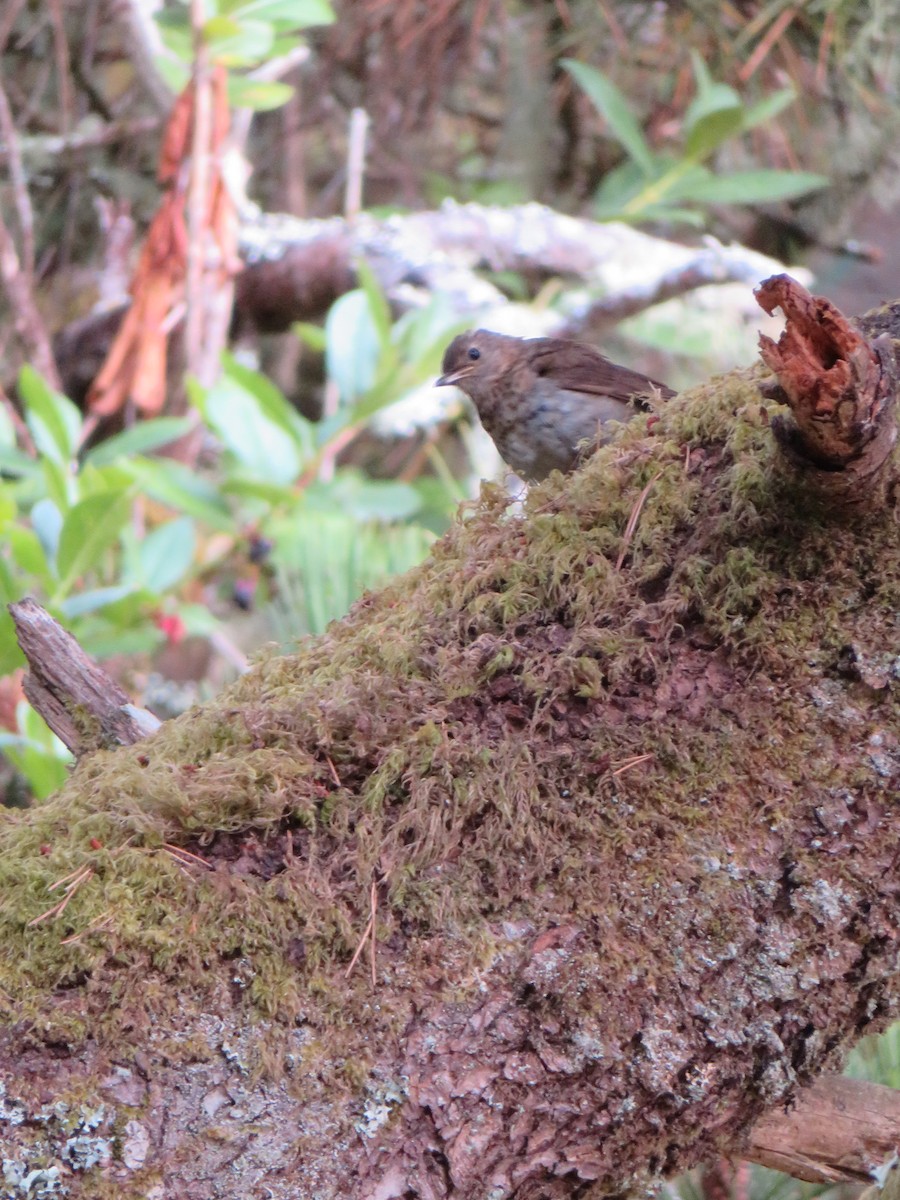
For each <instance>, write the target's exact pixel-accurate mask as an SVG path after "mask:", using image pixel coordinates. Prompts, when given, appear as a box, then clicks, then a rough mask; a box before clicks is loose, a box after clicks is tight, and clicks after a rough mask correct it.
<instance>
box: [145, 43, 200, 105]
mask: <svg viewBox="0 0 900 1200" xmlns="http://www.w3.org/2000/svg"><path fill="white" fill-rule="evenodd" d="M165 41H166V38H165V37H163V42H165ZM186 49H187V51H188V53H187V54H184V55H181V54H179V56H178V59H173V58H170V57H169V55H167V54H156V55H154V57H153V64H154V66H155V67H156V69H157V71H159V73H160V75H161V76H162V78H163V82H164V83H165V84H166V86H167V87H168V88H169V89H170V90H171V91H173V92H174V93H175V95H176V96H178V95H179V94H180V93H181V92H183V91H184V89H185V88H186V87H187V84H188V81H189V80H190V78H191V73H190V71H189V69H188V67H187V65H186V61H183V60H187V59H188V56H189V53H190V49H191V43H190V38H188V39H187V43H186ZM174 53H176V54H177V53H178V51H174Z"/></svg>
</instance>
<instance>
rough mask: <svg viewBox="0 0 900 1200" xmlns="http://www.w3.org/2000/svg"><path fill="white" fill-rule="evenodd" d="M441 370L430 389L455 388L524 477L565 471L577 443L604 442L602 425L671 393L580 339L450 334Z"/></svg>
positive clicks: (573, 463) (576, 458) (571, 465)
mask: <svg viewBox="0 0 900 1200" xmlns="http://www.w3.org/2000/svg"><path fill="white" fill-rule="evenodd" d="M441 370H442V372H443V374H442V375H441V377H440V379H438V380H437V383H436V385H435V386H436V387H448V386H449V385H450V384H455V385H456V387H458V388H461V389H462V390H463V391H464V392H465V393H466V395H467V396H469V397H470V398H471V399H472V401H473V403H474V404H475V407H476V408H477V409H478V415H479V417H480V418H481V423H482V425H484V427H485V429H486V430H487V431H488V433H489V434H490V435H491V437H492V438H493V439H494V444H495V445H496V447H497V449H498V450H499V451H500V453H501V455H502V456H503V458H504V459H505V460H506V462H507V463H508V464H509V465H510V466H511V467H512V469H513V470H514V471H515V472H516V474H517V475H521V476H522V478H523V479H530V480H536V479H545V478H546V477H547V476H548V475H549V474H550V472H551V471H554V470H558V471H571V470H573V469H574V468H575V467H576V466H577V465H578V462H579V460H580V458H581V453H580V451H579V447H580V446H581V445H582V443H584V442H587V441H589V442H592V443H593V444H594V445H595V446H596V445H598V444H600V443H602V442H604V441H608V440H609V438H610V436H611V434H612V431H611V430H608V429H607V428H606V427H607V425H608V423H609V422H610V421H627V420H628V419H629V418H630V417H633V416H634V414H635V412H636V411H637V409H638V408H644V409H647V408H648V407H649V405H648V404H647V403H646V400H645V401H644V403H643V404H642V403H641V397H646V396H647V395H648V394H649V393H653V392H655V393H657V394H658V395H660V396H661V397H662V398H664V399H667V398H668V397H669V396H673V395H674V394H675V393H674V392H673V391H672V389H671V388H668V387H666V385H665V384H664V383H658V382H657V381H656V380H655V379H650V378H648V376H646V375H641V374H639V372H637V371H630V370H629V369H628V367H619V366H617V365H616V364H615V363H613V362H610V361H609V359H608V358H604V356H603V355H602V354H601V353H600V352H599V350H594V348H593V347H592V346H586V345H584V344H583V343H582V342H568V341H564V340H563V339H562V338H516V337H507V336H506V335H505V334H502V333H490V332H489V331H488V330H486V329H476V330H474V331H471V330H470V331H469V332H468V333H461V334H460V335H459V336H458V337H455V338H454V339H453V341H452V342H451V343H450V345H449V346H448V347H447V349H446V350H445V351H444V361H443V363H442V366H441Z"/></svg>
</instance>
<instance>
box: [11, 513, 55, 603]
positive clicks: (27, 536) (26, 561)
mask: <svg viewBox="0 0 900 1200" xmlns="http://www.w3.org/2000/svg"><path fill="white" fill-rule="evenodd" d="M7 538H8V539H9V548H10V550H11V551H12V556H13V561H14V562H15V564H16V566H17V567H19V568H20V570H22V571H24V572H25V574H26V575H34V576H35V577H36V578H37V579H39V580H40V582H41V584H42V585H43V586H44V588H45V589H46V590H47V591H50V589H51V588H52V587H53V581H54V573H53V567H52V566H51V564H50V563H48V562H47V556H46V554H45V553H44V548H43V546H42V545H41V542H40V538H39V537H38V535H37V534H36V533H35V532H34V530H33V529H25V528H24V526H22V525H13V527H12V529H10V530H9V531H8V533H7ZM25 590H27V589H25V588H24V586H23V592H24V591H25Z"/></svg>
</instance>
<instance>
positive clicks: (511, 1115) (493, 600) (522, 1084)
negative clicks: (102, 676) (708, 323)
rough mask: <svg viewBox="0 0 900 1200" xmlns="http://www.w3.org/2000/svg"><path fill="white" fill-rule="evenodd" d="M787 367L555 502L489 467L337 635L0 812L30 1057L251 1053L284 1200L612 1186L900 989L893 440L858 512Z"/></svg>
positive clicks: (707, 408) (14, 963)
mask: <svg viewBox="0 0 900 1200" xmlns="http://www.w3.org/2000/svg"><path fill="white" fill-rule="evenodd" d="M758 381H759V372H758V371H746V372H736V373H734V374H733V375H731V376H729V377H727V378H724V379H720V380H716V381H713V382H711V383H710V384H708V385H705V386H704V387H701V388H697V389H694V390H693V391H692V392H690V393H686V394H684V395H682V396H680V397H678V398H676V399H675V400H673V401H671V402H669V403H668V404H667V405H665V407H664V408H663V409H662V410H661V411H660V412H659V413H658V414H655V415H653V416H651V417H649V418H646V417H641V418H636V419H635V420H634V421H633V422H631V423H630V424H629V425H628V426H627V427H626V428H624V429H623V430H622V432H621V435H620V436H619V437H618V438H617V439H616V440H615V441H614V442H613V443H612V444H611V445H609V446H607V447H604V448H602V449H601V450H600V451H599V452H598V453H596V454H595V455H593V456H592V457H591V458H590V460H589V461H588V462H587V464H586V465H585V466H584V468H583V469H581V470H580V471H579V472H578V473H577V474H575V475H574V476H571V477H567V478H565V479H563V478H561V477H554V478H552V479H550V480H549V481H547V482H546V483H545V484H543V485H541V486H539V487H535V488H534V489H532V491H531V493H530V494H529V496H528V498H527V500H526V502H525V505H524V510H523V511H522V512H521V513H510V512H508V511H507V498H506V496H505V495H504V494H503V493H502V492H501V491H500V490H499V489H497V488H493V487H490V486H487V487H485V488H484V490H483V494H482V497H481V500H480V502H479V503H478V504H477V505H474V506H472V507H471V508H470V509H469V511H467V512H466V513H465V514H464V516H463V517H462V518H461V519H460V520H459V521H458V522H457V523H456V524H455V525H454V527H453V529H452V530H451V531H450V532H449V533H448V534H447V536H446V537H445V538H443V539H442V540H441V541H440V542H439V543H438V544H437V546H436V547H435V550H434V553H433V555H432V557H431V559H430V560H429V561H428V562H427V563H425V564H424V565H423V566H422V567H420V568H419V569H417V570H416V571H414V572H412V573H411V574H410V575H408V576H406V577H404V578H403V579H401V580H399V581H397V582H395V583H394V584H392V585H391V586H389V587H388V588H387V589H385V591H383V592H381V593H379V594H377V595H372V596H367V597H365V598H364V599H363V600H362V601H361V602H360V603H359V604H357V605H356V607H355V608H354V610H353V612H352V613H351V614H350V615H349V617H348V618H347V619H346V620H345V621H343V622H341V623H339V624H337V625H334V626H332V627H331V628H330V629H329V631H328V632H327V633H326V634H325V635H324V636H323V637H322V638H320V639H318V640H315V641H310V642H308V643H305V644H303V645H301V646H300V647H299V649H298V651H297V652H296V653H295V654H292V655H288V656H285V657H280V658H275V657H270V658H267V659H265V660H263V661H261V662H260V663H258V664H257V666H256V667H255V669H254V670H253V671H252V672H251V673H250V674H249V675H248V676H246V677H245V678H244V679H242V680H240V681H239V682H238V683H237V684H235V685H234V686H233V687H232V688H231V689H229V690H228V691H227V692H226V693H225V694H224V695H222V696H221V697H219V698H218V699H217V700H216V701H214V702H213V703H212V704H210V705H207V706H205V707H204V708H202V709H196V710H193V711H191V712H189V713H187V714H185V716H183V717H182V718H180V719H178V720H176V721H173V722H170V723H168V724H167V725H166V726H165V727H164V728H163V729H162V730H161V731H160V732H159V733H158V734H157V735H156V736H155V737H153V738H151V739H148V740H147V741H145V742H142V743H140V744H138V745H136V746H133V747H128V748H124V749H122V750H119V751H117V752H114V753H107V752H102V753H98V754H96V755H93V756H92V757H90V758H89V759H86V760H85V761H84V762H83V763H82V764H81V765H80V766H79V767H78V769H77V770H76V772H75V774H74V776H73V778H72V780H71V781H70V783H69V784H68V785H67V786H66V788H64V789H63V790H62V792H61V793H59V795H57V796H56V797H54V798H53V799H51V800H50V801H48V802H47V803H46V804H44V805H42V806H40V807H38V808H36V809H33V810H31V811H30V812H27V813H24V814H12V813H10V814H6V815H4V816H3V817H0V894H2V897H3V899H2V901H0V964H2V974H0V979H2V989H3V990H2V992H0V1009H2V1012H3V1015H4V1018H5V1021H6V1025H5V1028H2V1029H0V1077H2V1075H3V1074H4V1073H7V1074H8V1073H10V1072H13V1065H12V1064H13V1062H14V1058H15V1055H16V1054H22V1053H23V1048H27V1049H28V1052H29V1053H31V1054H37V1053H38V1051H39V1050H40V1048H41V1047H43V1046H46V1045H47V1044H49V1043H54V1044H57V1045H59V1046H61V1047H62V1046H64V1047H66V1050H65V1053H66V1054H67V1055H68V1056H70V1057H71V1058H72V1059H73V1060H75V1061H80V1062H81V1063H82V1064H83V1070H82V1071H81V1072H80V1076H81V1086H84V1087H86V1088H88V1090H90V1087H100V1082H101V1079H102V1075H103V1071H104V1070H106V1069H107V1067H108V1064H109V1062H110V1061H111V1060H114V1061H117V1062H125V1063H132V1062H133V1061H135V1057H136V1056H138V1055H142V1054H143V1055H146V1054H147V1053H148V1050H147V1047H148V1045H149V1046H150V1047H151V1050H150V1059H149V1062H147V1063H146V1065H145V1073H148V1074H149V1076H150V1077H151V1078H152V1077H154V1076H156V1077H158V1078H162V1077H164V1076H165V1077H166V1078H168V1076H166V1072H170V1071H174V1070H176V1069H184V1070H185V1071H186V1072H187V1074H188V1075H190V1071H191V1070H194V1069H196V1070H197V1071H199V1072H201V1073H202V1072H203V1071H206V1070H207V1069H208V1064H206V1065H204V1064H205V1060H206V1059H207V1058H208V1057H209V1056H210V1055H212V1056H213V1057H218V1058H220V1059H221V1058H222V1057H223V1055H224V1057H225V1059H226V1061H227V1062H228V1063H229V1069H230V1070H231V1071H232V1076H231V1082H232V1083H234V1082H235V1080H237V1079H240V1080H241V1081H244V1082H243V1083H242V1086H246V1080H247V1079H257V1078H258V1080H259V1087H260V1089H263V1091H265V1090H266V1089H268V1091H267V1092H266V1094H267V1095H268V1096H269V1098H270V1102H271V1104H272V1112H273V1113H274V1112H276V1111H277V1112H278V1113H279V1119H280V1120H281V1121H282V1122H283V1121H284V1109H283V1108H279V1105H278V1104H276V1103H275V1101H274V1100H272V1095H273V1089H275V1090H277V1091H278V1095H279V1096H280V1097H281V1102H283V1103H284V1104H286V1105H288V1107H290V1105H295V1106H296V1109H293V1108H292V1109H291V1111H292V1112H294V1111H296V1113H297V1114H299V1115H298V1116H297V1118H296V1119H297V1120H298V1121H299V1122H301V1127H300V1128H299V1129H298V1130H297V1131H296V1132H295V1134H294V1141H295V1142H297V1145H296V1146H295V1152H294V1154H293V1156H292V1157H291V1159H290V1163H291V1172H290V1173H289V1174H288V1175H287V1176H286V1178H285V1179H284V1188H285V1189H286V1190H284V1191H283V1192H279V1193H277V1194H284V1195H292V1194H316V1195H321V1196H327V1195H354V1196H357V1195H358V1196H369V1195H371V1196H376V1195H377V1196H380V1197H382V1198H383V1200H389V1197H391V1196H395V1195H396V1196H423V1197H424V1196H442V1195H458V1196H476V1195H479V1196H480V1195H492V1196H495V1197H497V1198H498V1200H499V1198H500V1197H502V1196H507V1195H516V1196H533V1195H541V1196H560V1197H562V1196H569V1195H587V1194H596V1195H601V1194H605V1193H608V1192H609V1191H621V1190H623V1189H625V1188H627V1187H630V1186H633V1185H634V1184H635V1183H636V1182H639V1181H641V1180H644V1179H646V1178H647V1177H649V1176H652V1175H654V1174H658V1173H662V1172H669V1171H672V1170H675V1169H678V1168H680V1167H682V1166H685V1165H688V1164H690V1163H692V1162H695V1161H697V1160H698V1158H699V1157H700V1156H702V1155H704V1154H708V1153H711V1152H712V1151H713V1150H714V1149H716V1148H717V1147H719V1146H722V1145H728V1144H729V1143H730V1141H732V1140H733V1139H734V1138H735V1137H736V1136H738V1134H739V1133H740V1131H741V1130H742V1129H743V1128H745V1127H746V1126H747V1124H748V1123H749V1122H750V1121H752V1120H753V1118H754V1117H755V1116H756V1115H757V1114H758V1113H760V1112H761V1111H763V1110H764V1109H766V1108H767V1107H771V1106H772V1105H773V1104H774V1103H776V1102H777V1101H779V1100H780V1099H781V1098H782V1097H784V1096H786V1095H788V1094H789V1093H790V1090H791V1088H792V1087H793V1086H794V1085H795V1084H796V1082H797V1081H798V1080H800V1081H802V1080H804V1079H807V1078H809V1077H811V1076H812V1075H814V1074H815V1073H816V1072H818V1071H820V1070H821V1069H822V1068H823V1067H824V1066H825V1065H828V1064H832V1063H834V1062H835V1061H836V1058H837V1057H838V1056H839V1055H840V1052H841V1050H842V1048H843V1047H845V1046H846V1045H847V1044H848V1042H849V1041H850V1040H852V1039H853V1038H854V1037H855V1036H857V1035H858V1034H860V1033H862V1032H864V1031H868V1030H870V1029H871V1028H873V1027H875V1026H877V1024H878V1023H879V1021H883V1020H884V1019H886V1018H887V1016H888V1015H890V1014H891V1013H893V1012H895V1011H896V999H897V986H896V980H895V976H896V969H897V934H896V929H897V928H898V915H900V914H898V901H900V895H898V886H897V883H896V872H895V870H894V869H893V867H892V863H893V858H894V855H895V849H894V847H895V844H896V834H897V832H898V828H900V813H898V785H900V665H898V664H900V646H898V643H900V637H898V617H897V613H898V609H900V538H898V515H900V488H898V482H897V457H896V451H895V452H894V458H893V459H892V460H891V461H890V462H889V464H888V465H887V467H886V469H885V471H884V473H883V478H882V480H881V482H880V485H879V492H878V503H873V504H872V505H871V506H869V508H868V509H862V510H861V509H860V507H859V506H854V507H853V508H852V511H842V509H841V508H840V507H837V506H834V505H832V504H830V503H829V501H828V497H827V495H825V494H823V492H822V490H821V489H816V490H815V492H813V493H811V492H810V491H809V489H807V488H806V487H805V480H804V475H803V471H802V470H801V469H799V468H798V466H797V465H796V463H793V462H790V461H787V460H786V459H785V458H784V456H783V454H782V453H781V450H780V448H779V446H778V444H777V442H776V440H775V438H773V436H772V431H771V428H770V425H771V421H772V419H773V417H775V416H776V415H777V414H778V412H779V411H780V408H779V406H778V405H777V404H775V403H774V402H772V401H764V400H763V399H761V396H760V392H759V390H758ZM642 496H643V503H642V504H641V506H640V510H639V511H637V504H638V499H639V497H642ZM632 517H636V521H632V522H631V524H632V525H633V529H632V530H631V532H630V533H629V534H628V535H627V536H626V533H625V531H626V529H628V527H629V519H630V518H632ZM172 847H174V848H176V850H175V851H174V852H173V850H172V849H170V848H172ZM177 848H181V849H182V850H187V851H189V852H190V853H191V854H195V855H197V856H198V857H199V858H202V859H204V860H206V865H203V864H201V863H199V862H198V863H194V864H193V865H192V864H191V860H190V859H185V857H184V856H183V855H182V856H181V857H180V858H179V856H178V854H177ZM85 866H90V867H91V868H92V873H91V875H90V876H89V877H87V878H86V879H85V880H84V881H83V882H82V883H81V884H80V885H79V886H78V888H77V889H76V890H75V892H74V894H73V895H72V898H71V901H70V903H69V904H68V905H67V907H66V908H65V911H64V913H61V914H60V915H59V916H58V917H57V918H48V919H46V920H44V921H43V922H41V923H39V924H36V925H35V924H33V923H32V922H33V921H34V919H35V918H36V917H38V916H40V915H41V914H42V913H43V912H44V911H45V910H47V909H49V908H50V907H51V905H52V904H53V903H54V902H55V901H56V900H57V899H58V897H59V895H60V892H59V890H57V891H52V890H50V889H51V885H53V884H54V883H56V882H57V881H58V880H61V879H63V878H64V877H65V876H66V875H67V874H68V873H69V872H73V871H76V870H78V869H79V868H80V867H85ZM64 886H65V881H64V882H63V887H64ZM370 921H371V923H372V926H373V927H374V947H375V953H374V965H373V963H372V960H371V956H370V950H371V938H370V939H369V940H368V941H367V940H366V931H367V929H368V928H369V927H370V926H369V923H370ZM364 942H365V944H364V945H363V950H362V953H361V954H360V955H359V957H358V960H357V961H356V963H355V965H354V966H353V969H352V970H349V969H348V968H349V965H350V963H351V960H352V958H353V956H354V953H355V951H356V950H357V949H359V947H360V945H361V944H363V943H364ZM372 970H374V972H375V984H374V986H373V985H372V982H371V979H370V974H371V971H372ZM208 1009H209V1010H211V1011H212V1012H214V1013H215V1018H216V1020H217V1021H219V1022H220V1025H219V1026H217V1027H216V1028H215V1029H211V1026H210V1018H209V1016H206V1017H204V1013H205V1012H206V1010H208ZM151 1019H152V1020H153V1021H155V1022H156V1029H155V1030H154V1031H153V1032H152V1034H151V1033H150V1032H149V1023H150V1021H151ZM237 1030H240V1031H241V1039H242V1041H241V1046H242V1049H241V1052H240V1055H239V1058H240V1062H239V1063H238V1064H237V1065H235V1064H234V1063H233V1062H232V1061H231V1059H229V1058H228V1055H226V1054H225V1052H224V1051H223V1050H222V1043H223V1042H226V1041H228V1039H229V1038H232V1037H234V1036H235V1035H236V1031H237ZM229 1044H230V1043H229ZM161 1047H162V1048H161ZM101 1062H102V1063H103V1066H102V1067H101V1065H100V1064H101ZM197 1064H200V1065H199V1066H198V1065H197ZM13 1073H14V1072H13ZM76 1074H79V1072H76ZM35 1087H36V1085H35ZM185 1087H186V1089H187V1091H190V1088H189V1087H188V1085H187V1084H185ZM211 1087H213V1084H211V1083H210V1082H209V1080H208V1079H207V1077H206V1076H203V1081H202V1083H200V1084H197V1093H196V1097H194V1094H193V1093H191V1096H192V1099H191V1101H190V1105H191V1114H192V1116H191V1117H190V1119H188V1117H185V1121H184V1126H185V1130H187V1129H188V1128H189V1129H190V1137H191V1138H193V1139H195V1141H194V1142H190V1145H207V1144H208V1137H209V1136H211V1135H209V1129H210V1128H212V1127H213V1126H215V1125H216V1122H215V1121H214V1120H213V1118H212V1117H210V1118H209V1119H208V1120H207V1119H206V1117H205V1115H204V1113H205V1110H203V1109H202V1104H201V1099H202V1096H204V1095H206V1094H207V1093H206V1092H204V1091H203V1089H204V1088H211ZM21 1088H22V1093H23V1096H24V1099H23V1103H28V1104H32V1105H34V1104H37V1103H38V1101H37V1099H36V1092H35V1094H34V1095H32V1094H29V1095H27V1096H26V1095H25V1093H27V1092H29V1089H30V1088H31V1089H32V1091H33V1090H34V1088H32V1085H31V1084H28V1086H26V1084H25V1083H24V1082H23V1083H21ZM279 1089H280V1090H279ZM285 1097H287V1098H288V1099H285ZM326 1112H327V1119H326V1117H325V1116H323V1113H326ZM304 1114H305V1115H304ZM310 1114H312V1115H310ZM273 1119H274V1118H273ZM204 1121H206V1124H204ZM167 1137H168V1138H169V1139H170V1140H169V1141H168V1142H167V1141H166V1138H167ZM174 1138H175V1135H174V1133H173V1131H172V1129H171V1128H170V1129H169V1130H168V1132H166V1133H163V1132H160V1133H159V1137H158V1144H157V1143H154V1147H155V1149H156V1152H157V1153H158V1155H159V1156H160V1158H159V1161H160V1163H162V1162H163V1160H164V1157H165V1155H164V1151H165V1150H167V1149H168V1148H171V1146H172V1145H174V1144H175V1142H174V1141H173V1140H172V1139H174ZM204 1138H206V1139H207V1141H206V1142H204ZM185 1139H187V1133H185ZM185 1139H183V1140H182V1142H181V1143H178V1144H179V1146H180V1152H181V1156H180V1159H179V1161H180V1163H181V1166H180V1167H179V1168H178V1170H181V1171H182V1172H183V1173H182V1174H181V1175H180V1176H177V1178H179V1179H181V1180H182V1181H183V1180H184V1179H186V1178H190V1168H189V1167H186V1166H185V1165H184V1164H185V1157H186V1155H185V1147H186V1145H188V1141H187V1140H185ZM175 1140H176V1141H177V1139H175ZM187 1157H188V1158H189V1157H190V1155H187ZM148 1162H152V1156H151V1158H150V1159H148ZM283 1166H284V1163H283V1162H282V1167H283ZM170 1169H171V1170H173V1171H174V1170H175V1168H170ZM160 1170H161V1171H163V1167H162V1166H161V1167H160ZM184 1172H187V1174H185V1173H184ZM163 1173H165V1172H164V1171H163ZM276 1176H278V1179H279V1180H280V1179H281V1176H280V1175H278V1172H277V1171H276V1172H275V1173H274V1174H272V1173H270V1176H267V1179H270V1183H269V1186H272V1184H271V1179H274V1178H275V1177H276ZM172 1177H173V1178H175V1177H176V1176H172ZM104 1178H106V1177H105V1176H104ZM85 1180H86V1182H85V1183H84V1185H83V1186H84V1188H85V1189H88V1190H86V1191H85V1194H89V1188H90V1187H91V1186H93V1185H92V1184H91V1183H90V1182H89V1181H87V1176H85ZM97 1186H100V1185H99V1184H98V1185H97ZM222 1186H223V1187H224V1186H225V1185H224V1184H223V1185H222ZM239 1186H240V1185H239V1184H238V1183H237V1182H235V1184H234V1188H235V1190H234V1191H233V1192H229V1191H228V1190H227V1189H226V1190H225V1191H223V1193H222V1194H234V1195H239V1194H241V1192H240V1191H239V1190H238V1189H239ZM278 1186H281V1183H279V1185H278ZM294 1186H296V1187H297V1188H299V1189H300V1190H299V1192H296V1193H294V1192H292V1191H291V1190H289V1189H290V1188H291V1187H294ZM592 1187H593V1188H594V1189H596V1191H595V1192H594V1191H591V1190H590V1189H591V1188H592ZM304 1189H305V1190H304Z"/></svg>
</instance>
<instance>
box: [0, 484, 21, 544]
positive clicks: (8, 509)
mask: <svg viewBox="0 0 900 1200" xmlns="http://www.w3.org/2000/svg"><path fill="white" fill-rule="evenodd" d="M18 512H19V506H18V505H17V504H16V502H15V499H14V497H13V496H12V495H11V494H10V492H9V490H8V489H6V488H3V487H0V533H3V532H4V531H5V530H7V529H8V528H9V526H10V525H12V523H13V521H14V520H15V519H16V516H17V515H18ZM0 562H2V559H0Z"/></svg>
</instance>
